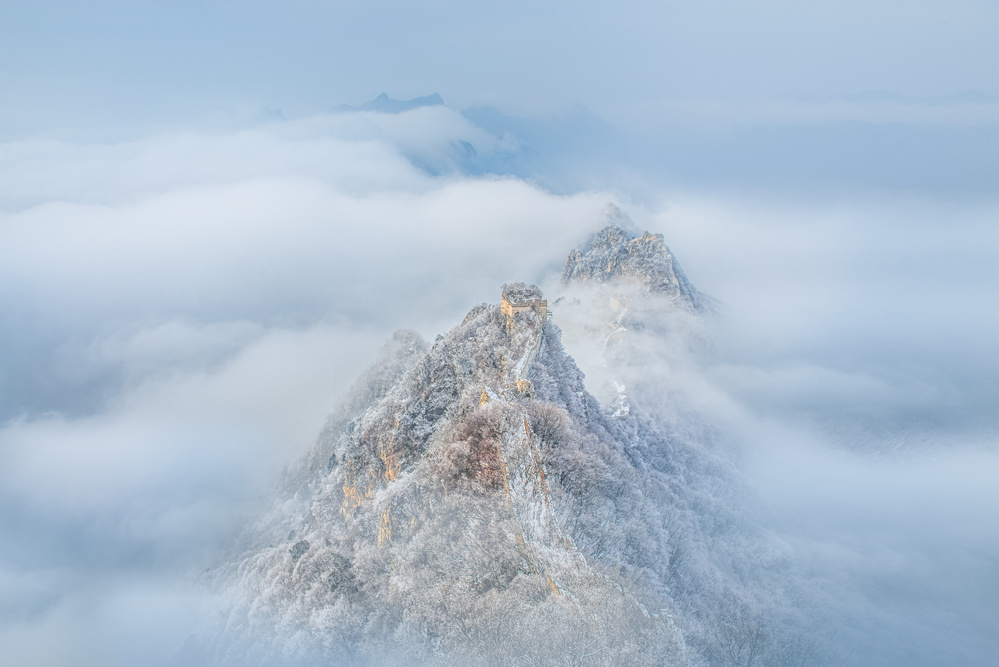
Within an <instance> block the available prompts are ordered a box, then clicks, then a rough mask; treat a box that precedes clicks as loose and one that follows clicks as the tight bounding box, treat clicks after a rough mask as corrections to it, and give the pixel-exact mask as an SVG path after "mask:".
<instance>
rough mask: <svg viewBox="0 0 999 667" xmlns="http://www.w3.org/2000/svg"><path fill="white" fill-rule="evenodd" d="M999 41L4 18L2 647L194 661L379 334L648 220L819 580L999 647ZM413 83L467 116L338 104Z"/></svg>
mask: <svg viewBox="0 0 999 667" xmlns="http://www.w3.org/2000/svg"><path fill="white" fill-rule="evenodd" d="M997 26H999V5H997V4H996V3H993V2H960V1H959V2H894V1H889V2H876V3H872V2H852V1H848V2H837V3H831V2H830V3H816V2H785V1H775V2H731V1H727V0H726V1H717V2H715V1H707V2H696V3H695V2H618V3H606V2H604V3H593V2H590V3H585V2H582V3H581V2H574V3H570V2H529V3H528V2H506V3H472V2H450V1H445V0H441V1H439V2H347V1H345V2H333V1H330V2H318V1H317V2H308V1H304V0H301V1H296V0H292V1H289V2H282V3H270V2H208V1H204V2H194V1H178V2H146V1H134V2H88V3H79V2H34V3H13V2H2V3H0V649H2V650H3V651H5V654H6V655H8V656H15V657H19V658H21V659H22V660H23V661H26V662H27V661H29V660H30V662H32V663H34V664H50V665H63V664H93V665H107V664H114V663H118V664H153V662H154V659H159V658H162V657H163V656H168V655H170V654H171V653H170V652H171V650H174V648H175V647H178V646H179V645H180V644H181V643H182V642H183V640H184V638H185V637H186V636H187V634H188V633H190V632H192V631H195V630H196V629H197V624H198V622H200V620H201V619H203V618H208V617H210V615H211V610H212V605H213V604H214V602H212V601H211V600H210V599H206V598H205V596H203V595H201V594H200V593H198V592H197V591H195V590H194V589H193V588H192V586H191V581H192V580H193V579H194V577H195V576H196V574H197V573H198V572H200V571H201V570H203V569H204V567H207V566H210V565H211V564H212V563H213V559H214V558H216V557H217V553H218V551H217V550H218V548H219V545H220V544H223V543H224V542H225V541H226V540H227V539H228V538H229V537H231V535H232V534H233V532H234V531H236V530H238V528H239V527H240V526H241V525H243V522H245V521H246V516H247V513H251V512H252V504H251V501H252V499H254V498H258V497H259V496H260V495H261V494H263V493H265V492H266V490H267V489H268V488H269V485H270V483H271V481H272V480H273V478H274V476H275V475H276V474H278V472H279V471H280V469H281V468H282V466H284V465H285V464H286V463H287V462H288V461H289V460H291V459H292V458H293V457H294V456H296V455H298V454H299V453H300V452H302V451H304V450H305V449H307V448H308V447H309V445H310V444H311V443H312V441H313V439H314V437H315V435H316V434H317V433H318V431H319V429H320V427H321V425H322V423H323V419H324V417H325V415H326V414H327V413H328V412H329V411H330V410H331V408H332V406H333V405H334V404H335V401H336V399H337V397H338V396H339V395H341V394H342V393H343V392H344V391H345V390H346V388H347V387H348V386H349V384H350V382H351V380H352V379H353V378H354V377H355V376H356V375H357V373H358V372H359V371H360V370H361V369H363V368H364V366H365V365H366V364H367V362H368V361H369V360H370V359H372V358H373V355H374V353H375V350H376V349H377V348H378V346H379V344H380V342H381V341H382V340H384V339H385V337H387V336H388V335H389V334H390V333H391V331H392V330H393V329H395V328H400V327H414V328H417V329H419V330H420V331H421V332H423V333H424V335H426V336H428V337H431V338H432V337H433V336H434V335H435V334H436V333H437V332H439V331H442V330H445V329H447V328H450V327H452V326H454V325H455V324H456V323H458V322H460V321H461V317H462V316H463V315H464V313H465V312H467V310H468V309H469V308H470V307H471V306H472V305H473V304H475V303H478V302H481V301H496V300H497V298H498V296H497V295H498V287H499V285H501V284H502V283H503V282H506V281H510V280H528V281H538V282H539V283H540V284H545V285H552V284H553V283H552V280H553V276H557V275H558V272H559V270H560V268H561V262H562V261H563V260H564V257H565V254H566V253H567V252H568V250H569V249H570V248H572V247H576V246H578V245H579V244H580V243H581V242H582V241H583V240H584V239H585V237H586V236H587V234H589V233H591V232H592V231H595V230H596V229H597V228H599V226H600V225H601V224H602V222H603V221H604V220H605V218H604V214H603V211H604V207H605V205H606V204H607V203H608V202H613V203H615V204H616V205H617V206H618V207H619V208H621V209H622V210H624V211H625V212H626V213H627V214H628V215H630V216H631V218H632V220H633V221H634V223H635V225H636V226H637V227H640V228H644V229H650V230H652V231H658V232H662V233H664V234H665V236H666V240H667V242H668V243H669V244H670V246H671V248H672V250H673V252H674V253H675V254H676V256H677V257H678V258H679V260H680V262H681V263H682V264H683V266H684V268H685V269H686V271H687V273H688V275H689V276H690V278H691V280H692V281H693V282H694V284H695V285H697V286H698V287H699V288H700V289H701V290H703V291H705V292H707V293H708V294H710V295H712V296H714V297H715V298H717V299H718V300H719V301H720V302H721V304H722V316H721V317H720V318H719V319H718V320H717V321H716V322H714V323H713V324H712V327H713V329H712V335H713V337H714V341H715V344H716V350H715V352H716V354H715V356H714V357H712V358H711V359H696V360H691V362H690V369H692V370H690V373H689V375H688V376H687V377H686V380H687V381H689V384H685V385H684V387H685V388H684V389H683V390H682V391H679V392H678V393H680V394H683V393H684V392H686V393H687V394H688V395H687V399H689V401H690V403H691V404H692V405H697V406H699V408H698V409H700V410H702V412H703V415H704V416H705V417H706V418H709V419H712V420H714V421H715V422H716V423H717V424H719V428H720V429H721V430H722V431H724V432H725V433H727V434H728V435H729V436H731V438H732V439H733V441H735V442H737V443H738V444H739V446H742V447H744V448H746V451H748V452H749V453H750V454H751V455H750V456H748V457H747V459H746V466H747V468H746V472H747V475H749V476H750V478H751V479H752V480H754V482H755V483H756V484H757V485H758V488H759V489H760V490H761V497H762V499H763V501H764V502H765V503H767V504H768V509H769V511H771V513H772V516H773V519H774V526H775V529H779V530H781V531H784V535H785V537H786V539H787V540H788V541H789V543H791V544H793V545H794V546H795V548H796V549H798V550H799V552H800V553H802V554H806V555H807V557H811V558H814V559H815V560H814V562H815V568H816V572H817V581H823V579H822V577H826V576H827V577H829V578H830V581H832V580H837V581H841V580H838V579H836V577H837V576H839V575H838V574H837V573H841V572H842V571H846V572H847V574H846V575H844V576H846V577H847V578H849V579H851V580H852V581H854V582H859V583H857V584H856V585H855V586H854V587H853V588H849V587H847V588H845V589H843V599H841V600H839V602H838V604H841V605H842V606H841V607H835V605H834V606H833V607H831V608H835V609H838V610H840V611H842V612H843V613H844V614H845V615H846V616H849V617H850V618H854V619H856V618H859V619H862V620H861V621H859V622H858V623H857V625H858V626H860V627H865V624H866V623H867V621H869V620H870V619H872V618H875V617H877V618H879V619H882V621H884V619H886V618H887V619H889V620H888V621H884V622H885V623H886V625H881V626H877V627H879V628H882V629H883V628H890V629H892V630H891V632H894V633H897V635H898V636H900V637H906V638H919V637H922V638H923V641H924V642H925V643H926V645H934V646H936V647H937V649H939V650H941V651H943V653H933V650H937V649H933V648H932V646H930V647H929V648H927V647H926V645H924V647H923V648H924V649H925V651H926V653H925V655H926V656H928V657H927V659H926V662H927V663H928V664H933V660H934V659H936V660H937V662H938V663H940V661H941V660H942V661H945V662H946V660H949V659H952V658H953V654H950V653H947V649H948V647H950V646H958V645H960V646H964V647H970V648H968V649H967V650H969V651H971V654H972V656H988V655H994V652H993V653H991V654H990V653H989V651H990V650H991V649H992V648H994V644H990V642H994V639H993V638H994V637H995V636H999V631H997V632H992V630H994V629H996V628H999V618H997V617H996V612H995V609H994V605H992V606H990V605H988V604H984V603H983V602H982V597H981V591H994V590H996V587H997V586H999V583H997V580H996V579H995V576H994V573H995V572H996V571H997V570H996V567H995V565H996V563H997V562H999V542H997V536H996V533H995V529H994V527H995V525H997V522H999V517H997V516H996V510H995V508H997V507H999V502H997V501H996V498H995V489H994V484H993V483H992V481H991V480H994V479H996V478H997V476H999V454H997V449H996V442H997V441H999V437H997V433H999V422H997V417H996V414H995V409H994V406H995V405H996V404H997V402H999V382H997V380H996V378H997V377H999V361H997V360H999V317H997V315H996V311H995V308H994V305H993V303H994V300H995V294H996V293H999V268H997V267H999V257H997V250H996V249H997V248H999V238H997V235H999V225H997V224H996V220H997V219H999V202H997V200H996V199H997V198H996V192H997V188H996V180H997V177H999V68H997V67H996V66H995V65H996V62H999V46H997V44H999V40H997V39H996V31H997ZM382 92H386V93H388V94H389V95H390V96H391V97H393V98H396V99H409V98H412V97H416V96H422V95H429V94H431V93H434V92H436V93H439V94H440V95H442V96H443V98H444V101H445V102H446V105H447V106H434V107H424V108H419V109H415V110H412V111H409V112H406V113H402V114H381V113H343V112H335V110H336V109H337V107H338V106H339V105H341V104H349V105H358V104H361V103H363V102H366V101H368V100H371V99H373V98H375V97H376V96H377V95H379V94H380V93H382ZM525 239H529V240H530V242H529V243H525ZM546 281H547V282H546ZM570 352H571V350H570ZM584 370H585V368H584ZM872 452H873V453H872ZM892 457H897V458H892ZM926 489H932V495H933V499H934V501H935V502H934V503H933V506H932V507H928V506H927V504H926V502H925V498H926ZM817 519H820V520H817ZM889 533H890V534H889ZM989 573H991V575H990V574H989ZM931 580H932V586H930V585H928V583H929V582H930V581H931ZM868 591H895V592H896V593H897V594H896V595H895V596H894V597H892V595H890V594H886V595H887V596H888V597H887V600H888V602H887V603H886V604H884V605H883V606H879V603H878V602H877V600H874V599H873V598H871V597H867V592H868ZM924 591H925V595H924V594H923V592H924ZM879 594H880V593H879ZM851 600H852V601H853V602H851ZM857 600H859V602H856V601H857ZM913 600H916V602H913ZM872 609H873V610H874V611H871V610H872ZM834 613H836V612H834ZM850 614H853V616H850ZM864 619H866V620H864ZM954 619H957V621H956V623H957V624H958V625H960V626H961V628H962V629H960V631H952V629H951V626H950V625H949V624H950V623H954V622H955V621H954ZM54 638H56V639H58V641H55V640H54ZM896 648H897V647H896ZM892 650H894V649H892ZM899 655H902V654H900V653H897V654H890V655H887V656H882V658H883V659H881V662H880V663H879V664H891V661H892V660H893V659H895V658H897V657H898V656H899ZM857 664H863V663H862V661H858V662H857ZM899 664H906V665H907V666H908V665H911V664H912V663H906V662H900V663H899ZM982 664H987V663H984V662H983V663H982Z"/></svg>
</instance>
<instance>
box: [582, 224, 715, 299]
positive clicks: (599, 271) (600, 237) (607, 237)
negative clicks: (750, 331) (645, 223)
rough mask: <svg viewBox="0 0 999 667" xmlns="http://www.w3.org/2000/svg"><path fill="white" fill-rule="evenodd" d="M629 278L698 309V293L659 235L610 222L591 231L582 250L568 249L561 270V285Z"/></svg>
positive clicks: (653, 290) (652, 291)
mask: <svg viewBox="0 0 999 667" xmlns="http://www.w3.org/2000/svg"><path fill="white" fill-rule="evenodd" d="M617 280H622V281H630V282H637V283H639V284H641V285H642V286H643V287H644V288H645V289H646V290H647V291H648V292H650V293H653V294H662V295H666V296H670V297H674V298H676V299H679V300H682V301H685V302H687V303H688V304H689V305H690V306H692V307H693V308H695V309H700V308H702V307H703V306H702V299H701V296H700V294H699V293H698V292H697V290H696V289H695V288H694V286H693V285H691V284H690V281H689V280H688V279H687V276H686V275H685V274H684V272H683V270H682V269H681V268H680V265H679V263H678V262H677V261H676V259H675V257H674V256H673V253H672V252H670V249H669V247H667V245H666V241H665V240H664V239H663V235H662V234H652V233H649V232H643V233H642V234H635V233H632V232H628V231H627V230H626V229H624V228H623V227H621V226H619V225H617V224H612V225H608V226H606V227H604V228H603V229H602V230H600V231H599V232H597V233H596V234H594V235H593V236H592V237H591V238H590V240H589V242H588V243H587V244H586V245H585V246H584V247H583V249H582V250H572V251H571V252H570V253H569V257H568V259H566V262H565V269H564V270H563V271H562V284H563V285H566V286H568V285H572V284H578V283H609V282H612V281H617Z"/></svg>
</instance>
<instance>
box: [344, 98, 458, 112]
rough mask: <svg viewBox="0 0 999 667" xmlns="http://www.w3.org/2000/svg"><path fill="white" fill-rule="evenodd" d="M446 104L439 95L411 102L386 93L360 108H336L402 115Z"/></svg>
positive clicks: (346, 105) (345, 105)
mask: <svg viewBox="0 0 999 667" xmlns="http://www.w3.org/2000/svg"><path fill="white" fill-rule="evenodd" d="M443 104H444V98H442V97H441V96H440V95H438V94H437V93H434V94H433V95H424V96H423V97H414V98H413V99H411V100H394V99H392V98H391V97H389V96H388V95H387V94H386V93H382V94H381V95H379V96H378V97H376V98H375V99H373V100H371V101H370V102H365V103H364V104H360V105H358V106H356V107H355V106H350V105H349V104H341V105H340V106H338V107H337V108H336V110H337V111H375V112H378V113H402V112H403V111H409V110H411V109H418V108H420V107H433V106H442V105H443Z"/></svg>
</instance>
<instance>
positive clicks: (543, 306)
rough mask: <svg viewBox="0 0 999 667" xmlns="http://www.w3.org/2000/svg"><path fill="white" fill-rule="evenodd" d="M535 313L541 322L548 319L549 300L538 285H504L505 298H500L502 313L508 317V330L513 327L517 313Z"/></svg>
mask: <svg viewBox="0 0 999 667" xmlns="http://www.w3.org/2000/svg"><path fill="white" fill-rule="evenodd" d="M527 310H530V311H533V312H534V313H535V314H536V315H537V316H538V321H539V322H544V321H545V318H546V317H548V300H547V299H545V298H544V294H542V293H541V290H540V289H538V287H537V286H536V285H525V284H524V283H512V284H508V285H503V296H502V297H501V298H500V312H501V313H503V315H505V316H506V327H505V328H506V330H507V331H508V332H509V331H510V327H512V326H513V318H514V316H515V315H516V314H517V313H521V312H524V311H527Z"/></svg>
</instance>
